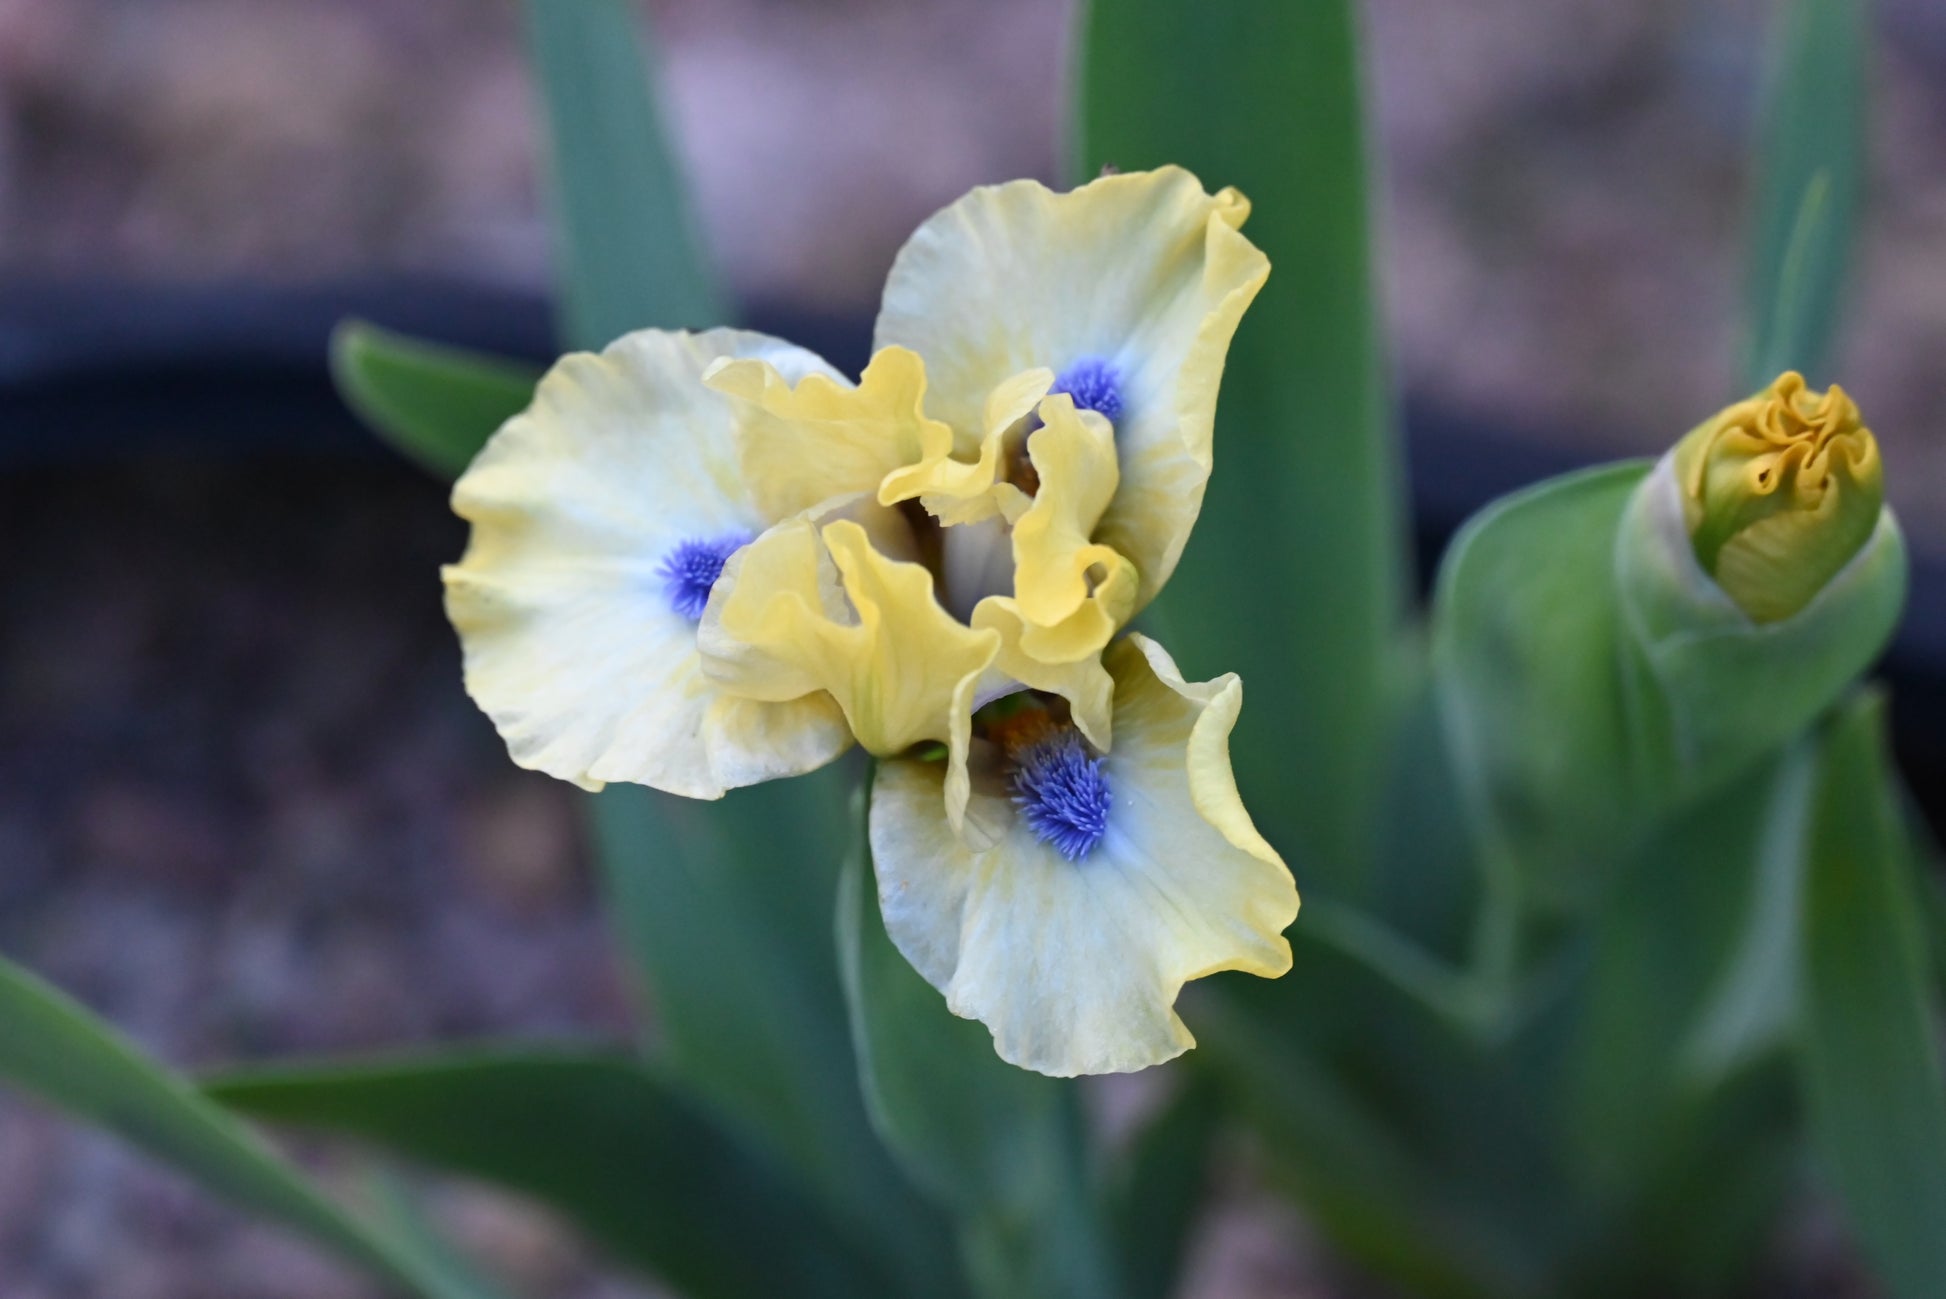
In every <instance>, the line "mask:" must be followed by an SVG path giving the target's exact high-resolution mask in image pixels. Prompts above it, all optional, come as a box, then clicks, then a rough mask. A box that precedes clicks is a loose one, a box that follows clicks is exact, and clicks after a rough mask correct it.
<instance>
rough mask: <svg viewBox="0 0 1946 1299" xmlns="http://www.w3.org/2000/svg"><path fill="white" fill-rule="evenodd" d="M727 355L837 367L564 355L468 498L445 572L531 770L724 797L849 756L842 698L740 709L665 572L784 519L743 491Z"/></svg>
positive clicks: (801, 369)
mask: <svg viewBox="0 0 1946 1299" xmlns="http://www.w3.org/2000/svg"><path fill="white" fill-rule="evenodd" d="M725 356H730V357H752V358H760V359H761V360H762V361H763V362H764V363H766V364H768V365H771V366H774V367H775V368H776V369H778V370H779V371H780V372H784V373H792V374H800V375H801V374H811V373H823V372H827V371H828V367H826V366H825V365H824V363H823V362H822V361H820V360H818V358H817V357H815V356H813V355H811V354H810V353H808V352H804V351H801V350H800V349H797V348H793V347H791V346H789V345H788V344H784V343H780V342H778V341H776V340H775V339H770V338H766V337H764V336H762V335H759V334H749V333H743V332H739V331H734V330H713V331H711V332H709V333H706V334H696V335H691V334H679V333H665V332H661V331H653V330H650V331H643V332H640V333H635V334H630V335H628V336H626V337H624V338H622V339H620V340H618V341H617V342H616V343H614V344H613V345H612V346H610V347H609V348H608V349H607V350H606V351H605V352H603V353H601V354H600V355H598V356H597V355H593V354H587V353H578V354H575V355H571V356H567V357H564V358H563V359H562V360H561V361H560V362H559V363H558V364H556V365H555V366H554V368H553V369H552V370H550V371H549V372H548V374H547V376H546V377H545V378H544V379H542V381H541V384H540V386H539V388H538V389H537V390H536V392H535V395H534V401H533V404H532V405H531V406H530V407H529V408H528V410H526V411H525V412H523V413H522V414H520V415H517V416H515V417H514V418H513V419H511V420H509V421H508V422H507V423H506V425H505V426H504V427H502V428H501V429H500V431H499V432H498V433H496V434H495V435H494V436H493V438H492V439H491V440H490V441H489V442H488V443H487V445H486V447H485V449H484V450H482V451H481V453H480V455H479V457H478V458H477V459H476V460H475V461H474V462H473V465H472V467H471V468H470V469H468V470H467V472H466V473H465V474H464V475H462V476H461V478H460V480H459V482H458V483H457V484H456V485H455V486H454V489H453V508H454V509H455V510H456V511H457V512H458V513H459V514H460V515H461V517H463V518H466V519H468V520H469V521H470V522H471V523H472V525H473V530H472V537H471V541H470V542H469V544H468V547H467V551H466V555H465V557H464V558H463V559H462V560H461V561H460V562H459V563H458V564H455V565H450V566H448V567H447V568H446V570H445V573H444V577H445V582H446V608H447V613H448V615H449V617H450V618H451V619H452V622H453V625H454V627H455V628H456V629H457V630H458V632H459V635H460V642H461V645H462V648H463V650H464V654H465V671H466V686H467V690H468V692H469V693H470V694H471V695H472V696H473V698H474V699H475V701H477V702H478V703H479V705H480V707H481V708H482V709H484V710H485V711H486V713H487V715H488V716H489V717H491V718H492V719H493V722H494V725H495V726H496V727H497V728H498V729H499V731H500V734H501V736H502V737H503V738H504V739H505V740H506V742H507V747H508V750H509V751H510V752H511V754H512V755H513V758H514V760H515V761H516V762H518V763H520V764H521V765H522V766H526V767H532V768H535V769H538V770H541V771H545V772H547V773H549V774H550V775H554V776H558V777H560V778H562V779H564V780H571V781H573V782H575V783H576V784H579V785H582V786H584V787H586V788H591V789H598V788H600V787H601V786H602V785H603V784H604V783H605V782H607V781H611V780H622V781H633V782H637V783H640V784H645V785H650V786H653V787H655V788H657V789H662V790H666V791H668V792H670V793H676V794H683V795H687V796H690V797H695V798H716V797H720V796H721V795H722V794H723V792H724V790H726V789H729V788H735V787H737V786H739V785H745V784H750V783H752V782H754V781H757V780H763V779H768V778H770V777H772V776H783V775H792V774H795V773H797V772H801V771H807V770H810V769H811V768H813V767H817V766H820V765H822V764H823V763H825V762H827V761H829V760H830V759H831V758H833V757H835V756H836V755H837V754H839V753H841V752H843V750H844V749H845V748H846V747H848V746H849V744H850V737H849V734H848V733H847V732H846V730H845V727H844V722H843V717H842V715H841V714H840V713H839V711H838V709H837V706H836V704H835V703H834V702H833V701H831V700H830V699H828V698H827V699H822V700H819V699H807V700H801V701H798V702H796V703H794V704H792V705H791V706H789V707H782V708H775V709H773V708H771V707H769V706H768V705H756V704H750V703H738V704H736V705H727V704H725V703H724V701H723V699H722V692H721V691H720V689H719V688H718V687H717V686H715V685H714V684H713V683H712V682H710V681H709V680H708V679H707V678H706V677H705V676H704V675H703V672H702V668H701V664H700V661H699V659H698V656H697V652H696V636H695V632H696V625H695V623H693V622H692V621H690V619H688V618H686V617H684V616H683V615H682V614H681V613H680V612H678V611H677V610H676V609H674V608H673V607H672V606H671V602H670V600H669V597H668V594H667V591H666V590H665V581H664V579H663V578H662V576H661V575H660V574H659V573H658V572H657V570H658V568H659V567H660V565H661V564H662V562H663V561H664V559H665V558H666V557H667V556H668V555H669V553H670V552H671V551H672V550H673V549H674V548H675V547H676V546H677V545H679V544H680V543H682V542H684V541H688V540H706V541H716V540H720V539H724V538H732V539H735V538H743V537H749V536H754V535H755V534H756V533H757V532H759V531H760V530H761V529H762V527H763V525H764V523H765V522H766V520H765V519H764V517H763V515H762V514H761V512H760V511H759V510H758V509H757V507H756V505H755V504H754V502H752V501H751V500H750V498H749V496H748V494H747V493H746V492H745V491H744V489H743V486H742V483H741V479H740V476H739V473H738V470H737V464H736V455H735V448H734V445H733V439H732V434H731V417H730V412H729V410H728V408H727V406H726V405H725V403H724V402H723V401H722V399H721V398H719V397H718V396H716V394H714V393H712V392H710V391H709V390H708V389H707V388H705V387H704V386H703V384H702V380H701V376H702V372H703V370H704V369H705V368H707V367H708V366H709V365H710V364H712V363H714V362H715V361H716V360H718V359H719V358H721V357H725ZM758 741H761V748H758V747H753V745H755V744H756V743H757V742H758Z"/></svg>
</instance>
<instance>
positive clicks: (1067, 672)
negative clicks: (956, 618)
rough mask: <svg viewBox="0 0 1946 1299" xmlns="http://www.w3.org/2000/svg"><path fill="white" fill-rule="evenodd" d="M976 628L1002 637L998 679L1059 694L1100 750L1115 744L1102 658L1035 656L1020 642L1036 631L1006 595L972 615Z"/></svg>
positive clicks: (1111, 689)
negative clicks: (989, 630)
mask: <svg viewBox="0 0 1946 1299" xmlns="http://www.w3.org/2000/svg"><path fill="white" fill-rule="evenodd" d="M973 625H974V626H975V627H990V628H992V629H993V630H994V631H996V632H998V633H999V634H1000V650H999V652H998V653H997V654H996V655H995V656H994V659H993V668H994V672H995V673H996V674H998V675H1001V676H1004V677H1006V678H1007V679H1009V680H1011V681H1018V682H1019V683H1020V684H1021V685H1024V686H1026V687H1028V688H1029V689H1032V690H1041V691H1045V692H1046V693H1048V694H1051V695H1060V696H1061V697H1062V698H1063V699H1066V700H1067V701H1068V707H1069V709H1070V710H1071V711H1072V713H1073V715H1074V724H1075V725H1076V726H1078V727H1080V728H1081V733H1082V734H1083V735H1085V736H1087V737H1088V742H1089V743H1090V744H1093V745H1094V746H1095V747H1096V748H1097V749H1103V750H1106V749H1108V748H1110V747H1111V746H1112V745H1113V743H1114V720H1113V719H1114V707H1115V681H1114V678H1112V677H1110V676H1109V675H1108V669H1107V668H1105V667H1103V666H1102V662H1101V655H1100V654H1086V655H1083V656H1081V657H1079V658H1075V659H1070V660H1067V661H1065V662H1048V661H1046V660H1043V659H1039V658H1035V657H1034V656H1033V655H1031V654H1029V653H1027V652H1026V651H1025V650H1023V649H1022V648H1021V638H1022V637H1023V636H1025V635H1027V634H1028V633H1029V632H1031V631H1033V630H1034V629H1033V628H1031V627H1029V626H1028V624H1027V622H1026V621H1025V620H1024V619H1023V618H1022V617H1021V616H1020V609H1019V606H1018V605H1017V604H1016V603H1015V602H1014V601H1013V600H1012V599H1010V598H1008V597H1006V596H997V595H996V596H988V597H987V598H986V599H984V600H982V601H980V604H979V607H978V608H976V609H974V611H973Z"/></svg>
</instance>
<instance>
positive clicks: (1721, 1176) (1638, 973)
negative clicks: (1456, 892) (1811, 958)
mask: <svg viewBox="0 0 1946 1299" xmlns="http://www.w3.org/2000/svg"><path fill="white" fill-rule="evenodd" d="M1808 784H1809V772H1808V770H1807V769H1806V766H1805V764H1804V763H1802V762H1801V761H1795V760H1786V758H1783V757H1774V758H1773V759H1772V760H1770V761H1769V762H1766V763H1763V764H1760V766H1759V768H1758V769H1757V770H1755V771H1753V772H1752V773H1750V775H1749V776H1748V777H1747V778H1746V779H1744V780H1741V781H1739V782H1737V783H1735V784H1734V785H1732V786H1730V787H1728V788H1726V789H1724V790H1722V791H1720V792H1718V793H1717V794H1716V795H1715V796H1713V797H1710V798H1707V799H1703V800H1701V801H1699V802H1697V803H1696V804H1694V805H1693V806H1690V807H1688V808H1686V809H1684V810H1683V811H1681V812H1680V813H1678V814H1676V815H1672V816H1670V817H1669V818H1667V819H1666V820H1664V821H1663V822H1661V823H1660V824H1658V825H1656V826H1655V827H1654V828H1653V829H1652V830H1651V831H1650V832H1649V833H1648V834H1647V835H1646V836H1645V837H1644V839H1643V840H1642V841H1641V842H1640V843H1639V844H1638V845H1637V846H1636V848H1635V849H1634V851H1632V852H1631V853H1629V854H1628V855H1627V857H1626V859H1625V860H1624V861H1622V862H1621V863H1620V868H1619V869H1618V870H1617V872H1616V877H1615V880H1614V887H1613V888H1612V889H1611V890H1610V891H1609V892H1608V893H1607V894H1606V895H1605V896H1604V898H1603V900H1602V904H1601V906H1600V907H1598V908H1596V909H1595V911H1594V912H1593V914H1592V917H1591V920H1590V933H1589V947H1590V949H1591V950H1590V952H1589V957H1588V962H1587V965H1588V973H1587V977H1586V979H1585V981H1582V982H1581V983H1580V984H1579V986H1578V987H1577V988H1576V991H1575V1000H1574V1001H1573V1003H1572V1008H1571V1009H1570V1010H1569V1011H1568V1012H1567V1018H1568V1020H1569V1022H1570V1025H1571V1035H1570V1038H1569V1052H1568V1056H1567V1064H1566V1068H1565V1070H1564V1076H1563V1078H1562V1081H1561V1084H1560V1086H1559V1096H1560V1103H1561V1110H1562V1117H1561V1132H1562V1136H1563V1144H1564V1146H1565V1147H1566V1149H1567V1150H1568V1152H1569V1153H1570V1154H1571V1155H1572V1157H1573V1159H1574V1161H1575V1166H1576V1177H1577V1185H1578V1188H1579V1189H1580V1192H1581V1194H1582V1195H1583V1196H1584V1197H1585V1198H1586V1199H1587V1200H1588V1201H1589V1202H1590V1203H1591V1204H1592V1205H1594V1206H1597V1208H1598V1214H1599V1216H1598V1224H1599V1230H1598V1231H1591V1232H1590V1233H1588V1234H1589V1236H1590V1240H1589V1241H1588V1243H1587V1245H1586V1246H1585V1247H1584V1249H1585V1252H1584V1256H1583V1257H1584V1269H1585V1270H1586V1271H1587V1272H1588V1273H1590V1274H1592V1275H1596V1276H1606V1277H1608V1278H1609V1279H1610V1280H1611V1282H1612V1288H1611V1289H1610V1290H1609V1291H1608V1292H1611V1293H1631V1294H1635V1293H1640V1294H1651V1293H1653V1294H1670V1293H1675V1294H1693V1293H1721V1292H1723V1291H1724V1290H1726V1289H1733V1288H1734V1286H1735V1284H1736V1283H1737V1282H1738V1281H1739V1280H1741V1279H1742V1278H1744V1277H1747V1275H1748V1274H1749V1270H1750V1268H1751V1266H1752V1265H1753V1263H1754V1261H1755V1260H1756V1258H1757V1257H1758V1256H1759V1255H1760V1253H1761V1251H1762V1249H1763V1247H1764V1245H1765V1243H1766V1241H1767V1240H1768V1239H1769V1238H1770V1237H1771V1235H1772V1234H1774V1230H1775V1223H1776V1214H1777V1212H1778V1210H1779V1209H1780V1207H1781V1205H1782V1202H1783V1200H1784V1198H1785V1196H1786V1194H1787V1192H1788V1190H1789V1186H1790V1180H1789V1177H1788V1175H1787V1171H1788V1165H1789V1162H1790V1160H1791V1158H1792V1157H1793V1154H1792V1151H1793V1145H1794V1132H1793V1127H1792V1124H1791V1122H1790V1115H1789V1107H1788V1106H1787V1105H1786V1104H1785V1103H1784V1102H1785V1099H1786V1095H1785V1093H1786V1089H1785V1088H1784V1087H1783V1086H1782V1085H1781V1078H1780V1073H1781V1070H1780V1069H1779V1068H1778V1067H1777V1061H1778V1060H1779V1058H1780V1056H1779V1053H1778V1052H1777V1050H1776V1048H1778V1047H1779V1046H1781V1045H1782V1041H1783V1039H1782V1038H1781V1037H1780V1036H1779V1034H1780V1033H1781V1031H1782V1030H1783V1029H1784V1028H1785V1027H1786V1023H1787V1021H1786V1020H1785V1018H1784V1017H1785V1016H1787V1015H1788V1013H1789V1006H1790V1002H1789V987H1790V982H1791V978H1792V961H1793V960H1794V953H1793V951H1791V950H1790V949H1791V948H1792V946H1793V944H1794V937H1795V925H1796V916H1795V889H1796V884H1795V883H1794V881H1795V880H1796V879H1797V878H1798V877H1800V876H1801V873H1802V859H1803V849H1802V840H1803V827H1804V811H1803V808H1804V801H1805V795H1806V793H1807V790H1808ZM1780 895H1781V904H1782V906H1783V907H1784V908H1785V910H1786V912H1787V914H1786V915H1785V916H1784V917H1782V919H1781V921H1780V918H1779V916H1778V914H1777V913H1778V909H1779V906H1780ZM1780 924H1781V933H1780V932H1779V926H1780ZM1780 943H1781V944H1783V945H1784V947H1785V948H1786V950H1785V951H1784V952H1783V953H1782V957H1783V964H1782V966H1781V968H1780V966H1779V964H1778V961H1779V956H1780V953H1779V951H1778V946H1779V944H1780ZM1766 978H1769V979H1775V980H1779V981H1780V982H1781V984H1782V992H1783V994H1784V995H1783V997H1782V998H1781V999H1779V998H1777V997H1776V996H1775V995H1774V994H1775V993H1776V992H1777V991H1778V989H1776V988H1772V987H1768V986H1762V985H1760V984H1759V981H1760V980H1762V979H1766ZM1780 1000H1781V1004H1780ZM1760 1062H1767V1063H1768V1065H1769V1066H1770V1067H1769V1068H1767V1069H1765V1070H1761V1071H1753V1070H1752V1069H1751V1066H1752V1065H1753V1064H1757V1063H1760ZM1624 1280H1626V1281H1627V1282H1628V1284H1627V1285H1623V1284H1622V1281H1624Z"/></svg>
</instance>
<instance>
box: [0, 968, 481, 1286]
mask: <svg viewBox="0 0 1946 1299" xmlns="http://www.w3.org/2000/svg"><path fill="white" fill-rule="evenodd" d="M0 1081H4V1082H7V1083H9V1084H11V1085H13V1086H15V1087H19V1088H21V1089H22V1090H24V1091H26V1092H28V1093H29V1094H31V1095H33V1096H36V1097H38V1098H40V1100H42V1101H43V1102H45V1103H46V1104H47V1105H49V1106H52V1107H53V1108H54V1109H56V1110H58V1111H60V1112H61V1113H62V1114H65V1115H66V1116H68V1117H69V1118H71V1119H74V1120H75V1121H77V1122H80V1123H87V1124H91V1125H93V1126H95V1127H99V1128H103V1129H105V1130H106V1131H109V1132H112V1133H114V1134H115V1135H117V1136H119V1137H121V1138H122V1139H123V1140H125V1141H127V1142H129V1143H130V1144H131V1145H133V1146H135V1147H136V1148H137V1149H138V1150H141V1151H142V1152H143V1153H144V1154H146V1155H148V1156H150V1157H151V1158H153V1159H157V1160H160V1161H161V1162H163V1163H166V1164H168V1165H170V1166H171V1167H173V1168H175V1169H177V1170H178V1171H180V1172H181V1173H183V1174H184V1175H186V1176H188V1177H192V1178H194V1179H195V1180H196V1181H197V1182H198V1183H199V1184H200V1185H201V1186H202V1187H203V1188H204V1189H205V1190H207V1191H209V1192H210V1193H211V1194H212V1195H216V1196H220V1197H221V1198H223V1199H225V1200H228V1201H229V1202H230V1203H232V1204H234V1205H236V1206H238V1207H239V1208H241V1209H243V1210H245V1211H246V1212H249V1213H253V1214H256V1215H257V1216H259V1217H262V1218H266V1219H269V1220H270V1221H273V1222H277V1223H280V1224H282V1225H283V1226H285V1227H287V1228H289V1229H291V1230H292V1231H295V1232H298V1233H299V1234H301V1235H303V1236H306V1237H308V1238H310V1239H311V1240H312V1241H313V1242H315V1243H317V1244H319V1245H321V1246H323V1247H324V1248H326V1249H328V1250H331V1251H332V1252H333V1253H335V1254H337V1255H338V1256H339V1257H341V1258H343V1259H346V1260H348V1261H349V1262H351V1263H353V1264H355V1265H357V1266H358V1267H361V1268H364V1269H365V1270H367V1271H369V1272H371V1273H372V1274H373V1275H375V1276H377V1277H379V1278H380V1279H381V1280H383V1281H385V1282H386V1283H387V1284H388V1285H389V1286H391V1287H392V1288H394V1289H395V1290H397V1291H398V1292H401V1293H412V1294H418V1295H422V1296H425V1299H477V1296H472V1295H469V1294H468V1292H467V1291H465V1290H464V1289H461V1288H456V1287H453V1286H451V1285H449V1284H448V1283H447V1282H446V1280H445V1279H444V1278H442V1277H441V1276H440V1275H439V1274H437V1273H435V1272H432V1271H429V1270H427V1269H425V1268H424V1267H422V1266H420V1264H419V1261H418V1260H417V1259H416V1258H415V1257H414V1256H413V1254H412V1253H411V1251H409V1250H406V1249H401V1248H400V1247H398V1246H397V1245H396V1244H395V1243H394V1242H392V1241H390V1240H388V1239H386V1238H385V1237H383V1236H381V1235H380V1234H378V1233H377V1232H376V1231H374V1230H373V1229H372V1228H370V1227H367V1226H364V1225H362V1224H361V1223H359V1222H358V1221H357V1220H356V1219H354V1218H352V1217H351V1216H350V1215H348V1214H347V1213H345V1212H344V1211H343V1210H341V1209H339V1208H338V1207H337V1206H336V1205H334V1204H332V1203H331V1201H329V1200H327V1199H326V1198H325V1197H324V1196H323V1195H322V1194H320V1193H319V1192H318V1191H317V1190H315V1189H314V1188H313V1187H312V1186H311V1184H310V1183H309V1182H308V1181H307V1180H306V1179H305V1178H304V1177H303V1176H302V1175H301V1174H300V1173H298V1171H297V1170H296V1169H293V1168H292V1167H290V1166H289V1165H288V1164H286V1163H285V1162H284V1161H283V1160H281V1159H279V1158H278V1157H277V1156H276V1155H275V1154H274V1153H272V1152H271V1150H270V1148H269V1147H268V1146H266V1145H264V1144H263V1142H262V1141H260V1140H259V1139H258V1138H257V1136H256V1135H255V1134H254V1133H253V1132H251V1131H250V1130H249V1129H248V1128H246V1127H245V1126H244V1125H243V1124H241V1123H239V1122H238V1121H237V1120H236V1119H234V1118H233V1117H231V1116H230V1115H228V1114H226V1113H224V1112H223V1111H222V1110H221V1109H220V1108H218V1107H217V1106H216V1105H213V1104H211V1103H210V1102H209V1101H208V1100H206V1099H205V1098H204V1097H203V1096H202V1095H200V1094H199V1093H198V1092H197V1091H196V1089H195V1088H194V1087H193V1086H191V1085H190V1084H189V1083H187V1082H185V1081H184V1080H183V1079H181V1078H179V1077H177V1076H175V1075H174V1074H171V1073H169V1072H168V1071H166V1070H165V1069H163V1068H162V1067H161V1066H159V1065H157V1064H156V1063H155V1062H153V1061H151V1060H150V1059H148V1058H147V1057H146V1056H144V1055H143V1054H142V1053H141V1052H139V1051H138V1050H136V1048H135V1047H134V1046H133V1045H132V1044H131V1043H129V1042H128V1041H126V1040H125V1039H124V1038H123V1037H122V1036H121V1035H120V1034H119V1033H117V1032H116V1031H115V1030H114V1029H113V1028H111V1027H109V1026H108V1025H106V1024H104V1023H102V1022H101V1021H100V1020H98V1019H96V1018H95V1017H94V1016H93V1015H91V1014H89V1013H88V1012H87V1011H86V1010H85V1009H84V1008H82V1007H81V1006H80V1005H78V1004H76V1003H75V1002H74V1001H72V1000H70V999H69V998H68V997H66V996H64V995H62V994H61V993H60V992H58V991H57V990H55V989H54V988H51V987H49V986H48V985H47V984H45V983H43V982H41V981H40V980H39V979H37V978H35V977H34V976H33V975H31V974H29V973H27V972H26V971H25V970H23V969H21V968H20V967H19V966H17V965H14V964H13V963H12V962H10V961H6V960H0Z"/></svg>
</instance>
